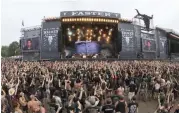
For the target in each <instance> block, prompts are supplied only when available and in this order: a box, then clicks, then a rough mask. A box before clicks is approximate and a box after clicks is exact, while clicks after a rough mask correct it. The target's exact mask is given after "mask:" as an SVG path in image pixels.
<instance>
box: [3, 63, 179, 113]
mask: <svg viewBox="0 0 179 113" xmlns="http://www.w3.org/2000/svg"><path fill="white" fill-rule="evenodd" d="M1 86H2V87H1V90H2V91H1V112H2V113H11V112H12V113H99V112H103V113H114V112H115V113H138V109H140V106H139V104H138V101H144V102H145V101H150V100H155V101H157V102H158V106H156V111H154V112H156V113H170V112H172V111H173V113H179V101H177V99H178V97H179V63H177V62H172V63H171V62H164V61H55V62H51V61H43V62H22V61H6V60H3V61H2V63H1Z"/></svg>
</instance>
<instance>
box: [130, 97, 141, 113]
mask: <svg viewBox="0 0 179 113" xmlns="http://www.w3.org/2000/svg"><path fill="white" fill-rule="evenodd" d="M138 106H139V105H138V103H137V102H136V98H135V96H134V97H133V98H132V101H131V102H130V103H128V108H129V113H138Z"/></svg>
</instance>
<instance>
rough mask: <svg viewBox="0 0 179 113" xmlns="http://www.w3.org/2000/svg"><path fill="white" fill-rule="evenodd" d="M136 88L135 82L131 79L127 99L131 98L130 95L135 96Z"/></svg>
mask: <svg viewBox="0 0 179 113" xmlns="http://www.w3.org/2000/svg"><path fill="white" fill-rule="evenodd" d="M136 89H137V87H136V84H135V83H134V81H131V83H130V85H129V94H128V98H129V100H131V99H132V97H133V96H135V91H136Z"/></svg>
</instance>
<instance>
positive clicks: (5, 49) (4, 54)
mask: <svg viewBox="0 0 179 113" xmlns="http://www.w3.org/2000/svg"><path fill="white" fill-rule="evenodd" d="M8 49H9V47H8V46H2V47H1V56H2V57H8V56H9V54H8Z"/></svg>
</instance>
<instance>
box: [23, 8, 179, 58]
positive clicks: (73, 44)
mask: <svg viewBox="0 0 179 113" xmlns="http://www.w3.org/2000/svg"><path fill="white" fill-rule="evenodd" d="M140 19H141V18H137V17H136V16H135V18H133V19H131V20H128V19H123V18H121V14H119V13H111V12H100V11H64V12H61V13H60V17H51V18H44V19H43V21H42V24H41V26H38V27H37V26H36V27H30V28H23V29H22V30H21V32H22V36H21V39H20V45H21V51H22V56H23V60H27V61H29V60H30V61H32V60H33V61H34V60H130V59H131V60H133V59H171V58H175V59H176V58H179V56H178V53H179V49H177V48H179V33H176V32H173V31H172V30H169V29H163V28H160V27H156V28H154V27H153V28H152V27H151V28H149V30H147V31H146V29H145V26H143V25H142V24H141V23H140Z"/></svg>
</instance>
